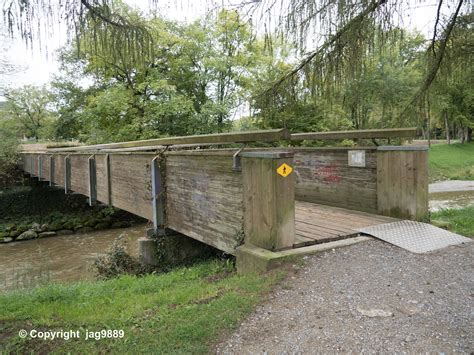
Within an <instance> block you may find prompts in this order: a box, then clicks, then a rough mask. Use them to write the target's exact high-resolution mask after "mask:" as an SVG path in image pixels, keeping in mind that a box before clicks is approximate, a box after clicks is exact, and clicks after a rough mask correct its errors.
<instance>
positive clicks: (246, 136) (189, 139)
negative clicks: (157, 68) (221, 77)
mask: <svg viewBox="0 0 474 355" xmlns="http://www.w3.org/2000/svg"><path fill="white" fill-rule="evenodd" d="M287 139H290V134H289V132H288V130H287V129H286V128H282V129H271V130H262V131H249V132H230V133H218V134H203V135H196V136H183V137H169V138H158V139H148V140H141V141H132V142H121V143H108V144H97V145H89V146H79V147H70V148H54V149H49V150H48V151H50V152H72V151H87V150H89V151H93V150H102V149H119V148H134V147H149V146H169V145H177V144H207V143H209V144H210V143H216V144H229V143H247V142H277V141H280V140H287Z"/></svg>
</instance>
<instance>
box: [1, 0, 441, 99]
mask: <svg viewBox="0 0 474 355" xmlns="http://www.w3.org/2000/svg"><path fill="white" fill-rule="evenodd" d="M2 1H3V0H0V3H1V2H2ZM236 1H237V0H235V1H234V3H235V2H236ZM125 2H126V3H128V4H130V5H132V6H136V7H138V8H140V9H142V10H144V11H146V10H147V9H148V6H149V5H148V0H125ZM436 3H437V1H435V0H433V1H430V0H426V1H423V0H421V1H420V0H413V4H414V5H413V7H412V8H411V9H410V11H409V13H408V16H406V17H405V18H404V19H403V26H404V27H406V28H408V29H410V30H417V31H419V32H421V33H423V34H425V35H426V36H429V35H430V34H431V32H430V31H431V29H432V28H433V25H434V20H435V17H436ZM212 6H214V5H212V3H211V2H209V1H208V0H195V1H192V0H184V1H180V5H178V6H177V5H175V3H174V2H173V1H161V2H159V6H158V12H159V14H161V15H162V16H165V17H167V18H170V19H173V20H177V21H183V22H190V21H193V20H196V19H197V18H199V17H202V16H203V15H204V14H205V13H206V11H207V10H209V8H211V7H212ZM2 27H3V28H4V27H5V25H4V24H2ZM1 29H2V28H1V27H0V40H1V41H2V43H1V46H0V50H2V51H3V54H2V56H3V58H1V59H3V60H2V61H3V62H5V61H7V62H8V61H10V62H11V63H13V64H15V66H16V71H15V72H13V73H5V71H3V70H0V85H2V86H8V87H18V86H22V85H25V84H31V85H42V84H45V83H47V82H48V81H49V80H50V79H51V77H52V75H53V74H54V73H57V71H58V63H57V61H56V58H55V54H54V52H55V50H56V49H58V48H60V47H61V46H62V45H64V44H65V42H66V35H65V34H64V33H61V30H64V29H63V28H61V26H59V25H58V28H56V29H55V30H54V31H52V32H53V33H54V36H52V37H49V38H47V50H44V51H40V50H38V49H34V50H31V49H29V48H27V47H26V46H25V43H24V42H23V41H22V40H21V39H13V40H11V39H10V38H9V37H8V36H7V35H5V33H4V31H3V33H2V31H1ZM1 59H0V60H1ZM0 65H1V63H0ZM0 100H2V96H1V94H0Z"/></svg>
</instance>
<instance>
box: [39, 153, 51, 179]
mask: <svg viewBox="0 0 474 355" xmlns="http://www.w3.org/2000/svg"><path fill="white" fill-rule="evenodd" d="M49 166H50V160H49V155H46V154H42V155H41V167H42V170H41V171H42V173H41V180H43V181H49V180H50V178H51V177H50V171H49Z"/></svg>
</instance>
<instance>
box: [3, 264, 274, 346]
mask: <svg viewBox="0 0 474 355" xmlns="http://www.w3.org/2000/svg"><path fill="white" fill-rule="evenodd" d="M282 276H283V273H282V272H281V271H280V272H277V273H272V274H267V275H260V276H258V275H245V276H238V275H236V273H235V271H234V267H233V265H232V263H229V262H228V261H219V260H215V259H214V260H209V261H206V262H203V263H200V264H197V265H194V266H192V267H187V268H179V269H176V270H174V271H172V272H169V273H166V274H161V275H155V274H152V275H147V276H144V277H141V278H137V277H132V276H122V277H119V278H117V279H113V280H108V281H95V282H92V281H86V282H76V283H73V284H64V285H61V284H49V285H47V286H43V287H40V288H36V289H34V290H32V291H27V292H12V293H7V294H4V295H0V352H1V353H3V352H7V353H26V352H28V353H29V352H35V353H36V352H42V353H46V352H57V353H66V352H74V353H98V352H100V353H105V352H113V353H207V352H208V351H209V350H210V349H211V348H212V346H213V342H215V341H216V339H218V338H219V336H222V334H224V333H226V332H227V331H229V330H231V329H234V328H235V327H236V326H238V325H239V323H240V322H241V321H242V320H243V319H244V318H245V317H246V316H248V315H249V314H250V313H251V312H252V311H253V309H254V308H255V306H256V305H257V304H258V303H260V302H262V299H264V298H265V297H263V296H264V295H265V294H266V293H268V292H269V291H270V290H271V288H272V286H273V285H275V284H276V283H277V282H278V281H279V280H281V279H282ZM22 329H24V330H26V331H27V333H28V335H27V336H26V337H25V338H21V337H20V336H19V332H20V330H22ZM32 330H36V331H42V332H44V331H60V330H63V331H67V330H71V331H79V333H80V334H79V335H80V338H79V339H77V338H72V339H69V340H65V339H63V338H56V339H54V340H42V339H38V338H32V337H30V336H29V334H30V331H32ZM102 330H105V331H107V330H109V331H111V333H110V335H111V337H112V338H105V339H101V340H94V339H88V340H86V339H85V337H86V334H85V333H86V332H87V331H92V332H100V331H102ZM114 330H115V331H116V332H115V333H113V331H114ZM34 334H38V333H34ZM105 334H107V333H105ZM114 334H115V338H114Z"/></svg>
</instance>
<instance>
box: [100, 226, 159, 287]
mask: <svg viewBox="0 0 474 355" xmlns="http://www.w3.org/2000/svg"><path fill="white" fill-rule="evenodd" d="M93 269H94V271H95V274H96V276H97V278H99V279H111V278H114V277H118V276H120V275H124V274H129V275H137V276H139V275H144V274H146V273H149V272H151V271H152V270H151V269H150V268H149V267H147V266H145V265H143V264H142V263H140V261H139V260H138V259H137V258H134V257H133V256H131V255H130V254H128V253H127V250H126V242H125V241H124V240H123V235H120V236H119V237H118V238H117V239H115V241H114V243H113V244H112V247H111V248H110V249H109V251H108V252H107V253H106V254H105V255H103V256H99V257H98V258H96V259H95V260H94V263H93Z"/></svg>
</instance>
